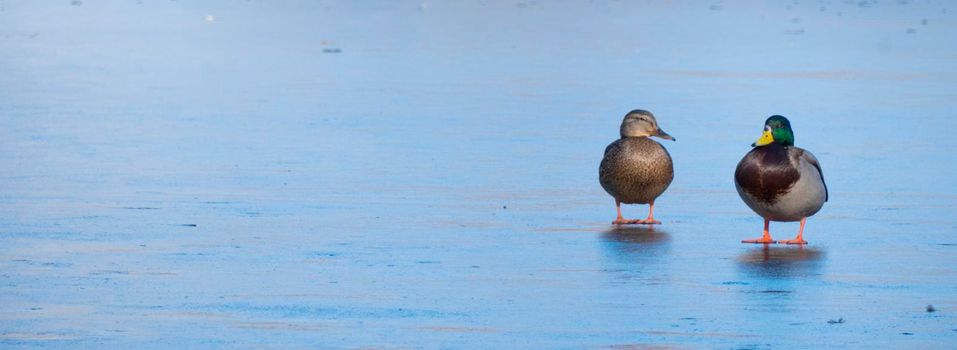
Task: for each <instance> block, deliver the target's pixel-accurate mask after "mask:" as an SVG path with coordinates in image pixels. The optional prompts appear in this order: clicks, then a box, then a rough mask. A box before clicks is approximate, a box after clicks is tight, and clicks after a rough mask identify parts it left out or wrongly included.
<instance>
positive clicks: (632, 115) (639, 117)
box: [621, 109, 675, 141]
mask: <svg viewBox="0 0 957 350" xmlns="http://www.w3.org/2000/svg"><path fill="white" fill-rule="evenodd" d="M642 136H645V137H647V136H657V137H660V138H663V139H665V140H672V141H675V138H674V137H673V136H671V135H668V133H666V132H665V131H664V130H661V128H660V127H658V120H657V119H655V115H654V114H651V112H649V111H646V110H643V109H636V110H633V111H631V112H628V114H626V115H625V120H622V121H621V137H622V138H625V137H642Z"/></svg>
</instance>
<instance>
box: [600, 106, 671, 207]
mask: <svg viewBox="0 0 957 350" xmlns="http://www.w3.org/2000/svg"><path fill="white" fill-rule="evenodd" d="M649 136H658V137H660V138H663V139H665V140H672V141H674V139H675V138H674V137H671V135H668V133H666V132H664V131H663V130H661V128H659V127H658V121H657V120H655V116H654V115H652V114H651V112H648V111H645V110H641V109H636V110H633V111H631V112H628V114H627V115H625V120H624V121H622V122H621V138H620V139H618V140H617V141H615V142H612V143H611V144H610V145H608V147H607V148H605V158H602V160H601V165H600V166H599V167H598V181H599V182H601V187H602V188H604V189H605V191H606V192H608V194H610V195H611V196H612V197H615V207H617V208H618V218H616V219H615V221H613V222H612V224H616V225H621V224H660V223H661V221H657V220H655V198H658V196H660V195H661V194H662V193H663V192H665V189H667V188H668V185H670V184H671V180H672V179H673V178H674V177H675V172H674V166H673V165H672V163H671V155H669V154H668V151H667V150H665V148H664V147H663V146H661V144H660V143H657V142H655V141H652V140H651V139H650V138H649ZM621 203H625V204H634V203H638V204H649V205H650V206H649V207H648V218H647V219H644V220H625V218H623V217H622V216H621Z"/></svg>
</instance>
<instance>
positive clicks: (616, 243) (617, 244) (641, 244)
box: [602, 226, 671, 257]
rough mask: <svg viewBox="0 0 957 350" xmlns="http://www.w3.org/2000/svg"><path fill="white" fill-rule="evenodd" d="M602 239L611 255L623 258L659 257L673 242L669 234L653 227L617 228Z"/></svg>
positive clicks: (605, 234)
mask: <svg viewBox="0 0 957 350" xmlns="http://www.w3.org/2000/svg"><path fill="white" fill-rule="evenodd" d="M602 238H603V239H604V241H605V243H606V244H605V248H606V250H607V251H608V252H609V253H611V254H615V255H620V256H622V257H626V256H631V257H633V256H658V255H660V254H662V253H663V252H664V251H666V250H667V249H665V248H666V247H668V246H669V244H668V243H670V242H671V236H669V235H668V233H667V232H665V231H663V230H661V229H660V228H657V229H656V228H655V227H653V226H616V227H614V228H612V229H610V230H608V231H605V233H604V234H603V235H602Z"/></svg>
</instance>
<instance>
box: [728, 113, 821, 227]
mask: <svg viewBox="0 0 957 350" xmlns="http://www.w3.org/2000/svg"><path fill="white" fill-rule="evenodd" d="M751 147H754V149H752V150H751V152H748V154H747V155H745V156H744V158H743V159H741V162H740V163H738V168H737V169H735V171H734V186H735V188H737V189H738V194H739V195H740V196H741V199H743V200H744V203H745V204H747V205H748V207H751V210H754V212H755V213H758V215H761V217H762V218H764V235H763V236H762V237H761V238H757V239H748V240H743V241H741V242H742V243H775V241H774V240H772V239H771V233H770V232H768V225H769V222H770V221H801V228H800V230H799V231H798V234H797V237H795V238H794V239H789V240H785V241H778V242H777V243H787V244H807V242H806V241H805V240H804V236H803V235H804V224H805V223H806V222H807V218H808V217H809V216H811V215H814V214H815V213H817V212H818V210H821V207H822V206H824V202H827V185H825V184H824V175H823V173H822V172H821V164H820V163H818V161H817V158H815V157H814V155H813V154H811V152H808V151H805V150H803V149H801V148H798V147H794V132H793V131H791V122H789V121H788V119H787V118H785V117H782V116H780V115H774V116H771V117H770V118H768V120H767V121H765V122H764V133H763V134H761V138H759V139H758V141H757V142H755V143H753V144H751Z"/></svg>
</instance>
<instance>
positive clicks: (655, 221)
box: [635, 219, 661, 225]
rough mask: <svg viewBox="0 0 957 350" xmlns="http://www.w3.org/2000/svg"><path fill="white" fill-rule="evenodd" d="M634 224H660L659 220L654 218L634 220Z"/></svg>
mask: <svg viewBox="0 0 957 350" xmlns="http://www.w3.org/2000/svg"><path fill="white" fill-rule="evenodd" d="M635 221H636V222H635V223H636V224H645V225H661V221H658V220H655V219H644V220H635Z"/></svg>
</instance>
